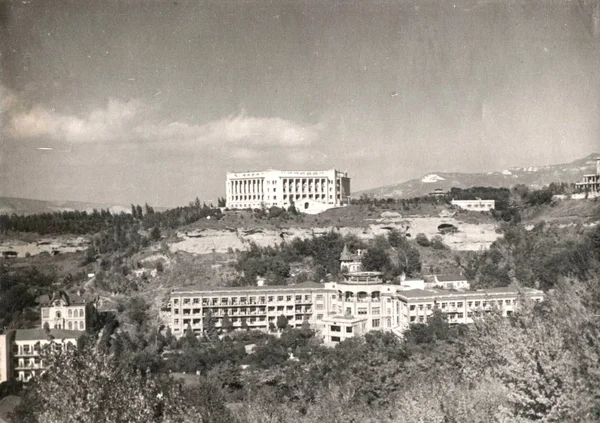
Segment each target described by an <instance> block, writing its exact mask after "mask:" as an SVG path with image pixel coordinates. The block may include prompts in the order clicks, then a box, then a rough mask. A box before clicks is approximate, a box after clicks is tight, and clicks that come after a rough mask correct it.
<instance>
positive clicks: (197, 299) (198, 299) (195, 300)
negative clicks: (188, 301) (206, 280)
mask: <svg viewBox="0 0 600 423" xmlns="http://www.w3.org/2000/svg"><path fill="white" fill-rule="evenodd" d="M192 303H193V304H200V298H194V299H193V301H192Z"/></svg>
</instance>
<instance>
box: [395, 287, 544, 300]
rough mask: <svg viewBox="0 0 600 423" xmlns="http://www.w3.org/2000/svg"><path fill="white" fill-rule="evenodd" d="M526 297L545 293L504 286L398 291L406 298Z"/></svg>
mask: <svg viewBox="0 0 600 423" xmlns="http://www.w3.org/2000/svg"><path fill="white" fill-rule="evenodd" d="M519 292H520V293H523V294H526V295H543V292H542V291H540V290H537V289H532V288H516V287H512V286H504V287H500V288H489V289H478V290H476V291H453V290H444V289H409V290H406V291H398V295H399V296H401V297H404V298H431V297H437V298H443V297H446V298H452V297H460V298H477V297H481V296H482V295H484V296H485V295H502V294H506V295H509V294H510V295H517V294H518V293H519Z"/></svg>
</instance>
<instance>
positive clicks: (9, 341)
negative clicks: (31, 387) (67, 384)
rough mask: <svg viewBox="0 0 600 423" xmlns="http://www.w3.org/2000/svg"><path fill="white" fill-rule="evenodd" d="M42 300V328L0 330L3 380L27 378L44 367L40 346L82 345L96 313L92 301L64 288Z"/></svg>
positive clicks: (0, 373) (0, 380)
mask: <svg viewBox="0 0 600 423" xmlns="http://www.w3.org/2000/svg"><path fill="white" fill-rule="evenodd" d="M40 302H41V307H40V314H41V317H42V324H41V328H37V329H17V330H9V331H5V332H2V333H0V383H1V382H5V381H9V380H14V379H16V380H19V381H23V382H28V381H29V380H30V379H31V378H32V377H34V376H35V375H36V374H39V373H40V372H41V371H43V369H44V363H43V361H42V359H41V350H42V348H43V347H44V346H46V345H51V348H63V347H66V346H68V345H72V346H76V347H79V346H80V341H81V339H82V336H83V335H84V333H85V329H86V328H87V326H88V324H89V321H90V318H91V317H92V316H93V314H94V305H93V303H91V302H87V301H86V300H85V299H84V298H83V297H81V296H79V295H68V294H67V293H65V292H62V291H61V292H55V293H54V294H52V295H51V296H44V297H42V298H41V300H40ZM65 328H68V329H65ZM71 328H72V329H71ZM69 329H71V330H69Z"/></svg>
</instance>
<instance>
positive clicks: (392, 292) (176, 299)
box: [167, 247, 543, 346]
mask: <svg viewBox="0 0 600 423" xmlns="http://www.w3.org/2000/svg"><path fill="white" fill-rule="evenodd" d="M340 259H341V260H340V261H341V264H342V269H343V270H345V271H347V269H348V267H347V264H348V263H351V262H352V261H353V257H351V254H350V253H349V252H348V249H347V248H346V247H344V251H343V252H342V255H341V257H340ZM424 287H425V281H424V280H405V281H403V282H402V284H400V285H397V284H391V283H386V282H385V281H383V279H382V277H381V273H379V272H362V271H354V272H349V273H346V274H345V275H344V280H343V281H341V282H326V283H314V282H305V283H302V284H297V285H279V286H245V287H222V288H211V289H204V290H190V289H175V290H173V291H172V292H171V297H170V300H169V306H168V308H169V309H170V313H168V316H167V320H168V325H169V326H170V327H171V329H172V332H173V334H174V335H175V336H181V335H183V334H184V333H185V330H186V329H187V328H191V330H192V331H194V332H195V333H196V334H200V333H202V331H203V330H204V328H205V323H206V318H207V317H208V316H211V319H214V320H213V322H214V326H215V327H216V328H217V329H219V328H222V327H223V319H224V318H225V316H227V318H228V319H229V321H230V322H231V323H232V325H233V329H234V330H236V329H242V328H248V329H254V330H256V329H258V330H263V331H269V330H273V329H274V328H275V325H276V322H277V318H278V317H279V316H282V315H283V316H285V317H286V318H287V321H288V325H289V326H291V327H301V326H302V323H303V322H304V321H308V322H309V324H310V325H311V327H312V328H314V329H316V330H317V331H319V333H320V335H321V337H322V338H323V341H324V343H325V345H330V346H332V345H335V344H337V343H339V342H341V341H343V340H344V339H347V338H350V337H352V336H356V335H362V334H364V333H366V332H369V331H371V330H383V331H391V332H394V333H396V334H397V335H402V333H403V332H404V331H405V330H406V329H407V328H408V327H409V325H410V324H414V323H425V322H427V319H428V318H429V317H430V316H431V315H432V313H433V310H434V309H438V310H440V311H441V312H442V314H443V315H444V316H445V317H446V319H447V321H448V322H449V323H452V324H458V323H465V324H466V323H472V322H473V318H474V317H476V316H480V315H483V314H485V313H488V312H491V311H492V310H497V311H498V312H500V313H502V315H504V316H507V315H509V314H511V313H512V312H513V311H514V310H515V308H516V307H517V306H518V303H519V301H520V300H521V299H523V298H528V299H532V300H535V301H540V300H542V299H543V293H542V291H539V290H535V289H529V288H522V289H517V288H512V287H506V288H495V289H482V290H477V291H467V290H463V291H460V290H444V289H423V288H424Z"/></svg>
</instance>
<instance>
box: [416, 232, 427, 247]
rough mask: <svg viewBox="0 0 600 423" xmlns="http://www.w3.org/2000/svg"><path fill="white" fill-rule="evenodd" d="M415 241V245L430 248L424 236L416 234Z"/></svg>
mask: <svg viewBox="0 0 600 423" xmlns="http://www.w3.org/2000/svg"><path fill="white" fill-rule="evenodd" d="M415 240H416V241H417V244H419V245H420V246H421V247H429V246H431V242H429V239H428V238H427V235H425V234H417V236H416V238H415Z"/></svg>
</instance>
